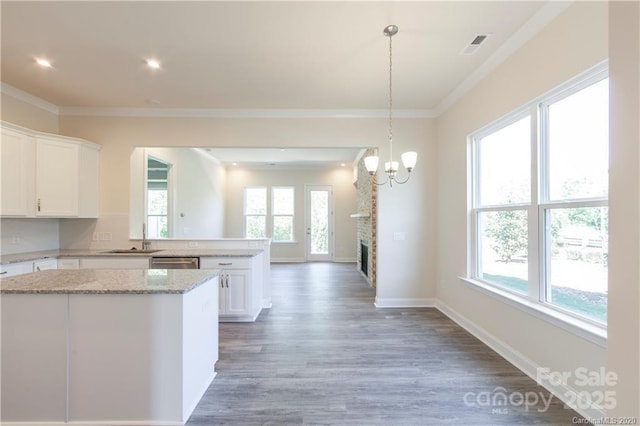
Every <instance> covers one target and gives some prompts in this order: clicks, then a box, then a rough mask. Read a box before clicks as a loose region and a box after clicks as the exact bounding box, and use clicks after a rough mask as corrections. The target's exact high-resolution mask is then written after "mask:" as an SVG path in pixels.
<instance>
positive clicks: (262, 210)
mask: <svg viewBox="0 0 640 426" xmlns="http://www.w3.org/2000/svg"><path fill="white" fill-rule="evenodd" d="M244 235H245V238H265V237H266V236H267V188H264V187H257V188H245V189H244Z"/></svg>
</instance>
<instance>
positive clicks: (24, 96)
mask: <svg viewBox="0 0 640 426" xmlns="http://www.w3.org/2000/svg"><path fill="white" fill-rule="evenodd" d="M0 92H2V94H4V95H7V96H11V97H12V98H16V99H18V100H19V101H22V102H25V103H27V104H29V105H32V106H35V107H37V108H40V109H43V110H45V111H47V112H50V113H52V114H56V115H60V108H59V107H58V106H57V105H54V104H52V103H51V102H47V101H45V100H44V99H42V98H39V97H37V96H34V95H32V94H31V93H27V92H25V91H23V90H20V89H18V88H15V87H13V86H11V85H9V84H7V83H1V82H0Z"/></svg>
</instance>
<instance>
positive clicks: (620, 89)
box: [607, 2, 640, 419]
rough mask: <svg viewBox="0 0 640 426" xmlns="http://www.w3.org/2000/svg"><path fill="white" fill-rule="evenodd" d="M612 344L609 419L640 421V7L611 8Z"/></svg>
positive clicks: (630, 4)
mask: <svg viewBox="0 0 640 426" xmlns="http://www.w3.org/2000/svg"><path fill="white" fill-rule="evenodd" d="M609 11H610V15H609V18H610V25H609V28H610V33H609V34H610V40H609V52H610V56H611V60H610V78H609V80H610V96H611V105H610V117H611V123H610V183H609V187H610V194H609V196H610V200H609V306H608V315H609V318H608V322H609V338H608V342H607V343H608V350H607V368H608V369H609V370H610V371H614V372H616V373H617V374H618V377H619V381H618V383H617V385H616V386H613V387H611V389H610V390H612V391H614V392H616V395H617V398H616V400H617V405H616V407H615V409H613V410H611V411H610V412H609V413H607V414H608V415H609V416H631V417H635V418H636V419H638V418H640V288H639V287H640V266H639V265H640V223H639V218H640V174H639V171H638V169H639V163H640V147H639V141H640V120H639V119H638V117H640V6H639V4H638V3H637V2H611V3H610V6H609Z"/></svg>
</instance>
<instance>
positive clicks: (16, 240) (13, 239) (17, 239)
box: [11, 235, 20, 244]
mask: <svg viewBox="0 0 640 426" xmlns="http://www.w3.org/2000/svg"><path fill="white" fill-rule="evenodd" d="M11 244H20V235H13V236H12V237H11Z"/></svg>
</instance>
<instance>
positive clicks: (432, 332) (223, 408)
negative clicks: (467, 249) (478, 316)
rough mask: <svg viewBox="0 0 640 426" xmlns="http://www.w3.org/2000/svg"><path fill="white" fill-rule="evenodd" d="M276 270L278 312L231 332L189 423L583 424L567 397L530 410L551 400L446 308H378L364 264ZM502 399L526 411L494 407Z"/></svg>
mask: <svg viewBox="0 0 640 426" xmlns="http://www.w3.org/2000/svg"><path fill="white" fill-rule="evenodd" d="M271 271H272V279H271V282H272V288H273V295H272V296H273V308H272V309H268V310H263V312H262V314H261V315H260V317H259V318H258V320H257V321H256V322H255V323H221V324H220V360H219V361H218V363H217V364H216V369H217V371H218V376H217V377H216V379H215V380H214V381H213V383H212V385H211V386H210V387H209V389H208V390H207V392H206V394H205V395H204V397H203V398H202V400H201V401H200V403H199V405H198V406H197V407H196V409H195V411H194V413H193V414H192V416H191V418H190V419H189V422H188V424H189V425H193V426H196V425H222V424H229V425H268V424H272V425H280V424H291V425H297V424H324V425H343V424H346V425H368V424H371V425H442V424H460V425H533V424H562V425H564V424H566V425H570V424H575V423H572V419H573V418H574V417H576V416H578V415H577V414H576V413H575V412H574V411H572V410H570V409H566V408H564V405H563V404H562V403H561V402H560V401H559V400H558V399H557V398H553V400H552V402H551V404H550V405H549V407H548V409H545V406H544V404H543V403H542V402H540V403H538V404H537V405H535V406H529V407H525V406H524V405H523V404H521V405H518V402H519V401H520V400H519V395H523V396H524V395H526V393H527V392H530V393H531V394H529V395H530V396H531V397H532V396H533V394H534V393H535V394H536V395H538V396H539V395H544V397H545V398H549V396H550V395H549V393H548V392H547V391H546V390H544V388H542V387H539V386H537V385H536V383H535V382H534V381H533V380H532V379H530V378H529V377H527V376H526V375H524V374H523V373H522V372H520V371H519V370H518V369H516V368H515V367H514V366H513V365H511V364H510V363H508V362H507V361H505V360H504V359H503V358H501V357H500V356H499V355H498V354H496V353H495V352H493V351H492V350H491V349H490V348H488V347H487V346H486V345H484V344H483V343H482V342H480V341H479V340H477V339H476V338H475V337H473V336H472V335H471V334H469V333H467V332H466V331H465V330H464V329H462V328H460V327H459V326H458V325H457V324H455V323H454V322H453V321H451V320H449V319H448V318H447V317H446V316H444V315H443V314H442V313H440V312H439V311H438V310H436V309H431V308H410V309H377V308H375V307H374V305H373V301H374V297H375V291H374V289H372V288H370V287H369V286H368V285H367V283H366V281H365V280H364V279H363V278H362V276H361V275H360V273H359V272H358V271H357V270H356V268H355V265H354V264H334V263H307V264H274V265H272V270H271ZM499 393H504V394H505V395H506V396H507V397H509V396H511V395H514V396H513V398H514V399H513V401H515V404H508V405H497V404H496V405H491V404H490V401H487V400H486V399H483V396H485V397H486V396H489V397H490V398H491V397H494V396H496V394H499ZM465 396H466V402H465ZM496 402H498V401H496Z"/></svg>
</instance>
